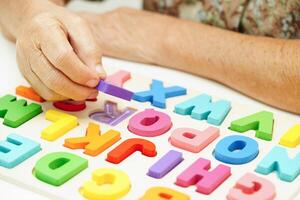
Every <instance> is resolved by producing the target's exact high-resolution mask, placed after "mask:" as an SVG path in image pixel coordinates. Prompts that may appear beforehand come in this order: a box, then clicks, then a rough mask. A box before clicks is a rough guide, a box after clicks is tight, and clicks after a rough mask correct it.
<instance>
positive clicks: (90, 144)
mask: <svg viewBox="0 0 300 200" xmlns="http://www.w3.org/2000/svg"><path fill="white" fill-rule="evenodd" d="M120 139H121V136H120V132H118V131H115V130H109V131H107V132H106V133H105V134H103V135H101V133H100V127H99V126H98V125H97V124H94V123H89V126H88V129H87V132H86V136H85V137H77V138H68V139H66V140H65V144H64V146H65V147H68V148H70V149H85V151H84V153H85V154H87V155H90V156H97V155H98V154H100V153H102V152H103V151H105V150H106V149H107V148H109V147H110V146H112V145H113V144H115V143H116V142H117V141H119V140H120Z"/></svg>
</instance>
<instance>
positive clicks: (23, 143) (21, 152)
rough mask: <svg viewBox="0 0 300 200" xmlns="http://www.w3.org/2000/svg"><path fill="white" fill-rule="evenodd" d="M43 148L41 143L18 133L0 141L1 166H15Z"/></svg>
mask: <svg viewBox="0 0 300 200" xmlns="http://www.w3.org/2000/svg"><path fill="white" fill-rule="evenodd" d="M40 150H41V147H40V144H39V143H37V142H34V141H32V140H30V139H28V138H25V137H22V136H20V135H16V134H10V135H9V136H7V138H6V141H1V142H0V166H2V167H6V168H13V167H15V166H17V165H19V164H20V163H21V162H23V161H24V160H26V159H28V158H30V157H31V156H33V155H34V154H36V153H38V152H39V151H40Z"/></svg>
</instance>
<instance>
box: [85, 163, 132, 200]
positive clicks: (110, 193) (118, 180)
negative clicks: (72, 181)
mask: <svg viewBox="0 0 300 200" xmlns="http://www.w3.org/2000/svg"><path fill="white" fill-rule="evenodd" d="M130 188H131V183H130V179H129V177H128V176H127V174H125V173H124V172H122V171H119V170H115V169H108V168H103V169H97V170H95V171H94V172H93V175H92V180H89V181H87V182H85V183H84V185H83V186H82V188H81V190H80V192H81V194H82V195H83V196H84V197H85V198H87V199H95V200H96V199H99V200H100V199H101V200H118V199H120V198H122V197H124V196H125V195H126V194H127V193H128V192H129V190H130Z"/></svg>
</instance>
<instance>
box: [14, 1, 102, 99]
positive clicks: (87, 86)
mask: <svg viewBox="0 0 300 200" xmlns="http://www.w3.org/2000/svg"><path fill="white" fill-rule="evenodd" d="M25 2H26V3H28V5H27V8H26V12H24V13H25V14H24V13H23V14H24V15H25V16H24V18H25V19H26V20H24V21H23V23H22V26H21V27H20V29H19V30H18V34H16V38H15V39H16V43H17V60H18V65H19V68H20V70H21V72H22V73H23V75H24V77H25V78H26V79H27V80H28V81H29V82H30V83H31V85H32V87H33V88H34V89H35V90H36V91H37V92H38V93H39V94H40V95H41V96H42V97H43V98H45V99H47V100H52V101H57V100H64V99H74V100H85V99H94V98H95V97H96V96H97V94H98V92H97V90H96V89H95V87H96V86H97V84H98V83H99V79H102V78H104V76H105V72H104V71H103V69H102V67H101V65H100V64H101V63H100V57H101V50H100V48H99V46H98V45H97V43H96V42H95V38H94V35H93V33H92V32H91V30H90V27H89V24H88V23H87V22H86V21H85V20H84V19H82V18H81V17H80V16H78V15H77V14H75V13H72V12H70V11H68V10H67V9H65V8H63V7H60V6H57V5H55V4H53V3H50V2H48V1H34V0H33V1H24V3H25ZM19 3H21V2H19ZM29 16H30V17H29ZM20 17H23V16H22V14H21V16H20Z"/></svg>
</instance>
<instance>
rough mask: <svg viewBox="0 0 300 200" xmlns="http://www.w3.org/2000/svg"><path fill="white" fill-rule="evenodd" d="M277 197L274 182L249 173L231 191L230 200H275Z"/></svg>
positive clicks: (228, 197)
mask: <svg viewBox="0 0 300 200" xmlns="http://www.w3.org/2000/svg"><path fill="white" fill-rule="evenodd" d="M275 196H276V190H275V186H274V185H273V183H272V182H270V181H268V180H266V179H264V178H261V177H259V176H256V175H255V174H251V173H247V174H245V175H244V176H243V177H241V178H240V179H239V180H238V181H237V182H236V184H235V186H234V187H233V188H232V189H230V191H229V193H228V195H227V199H228V200H273V199H275Z"/></svg>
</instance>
